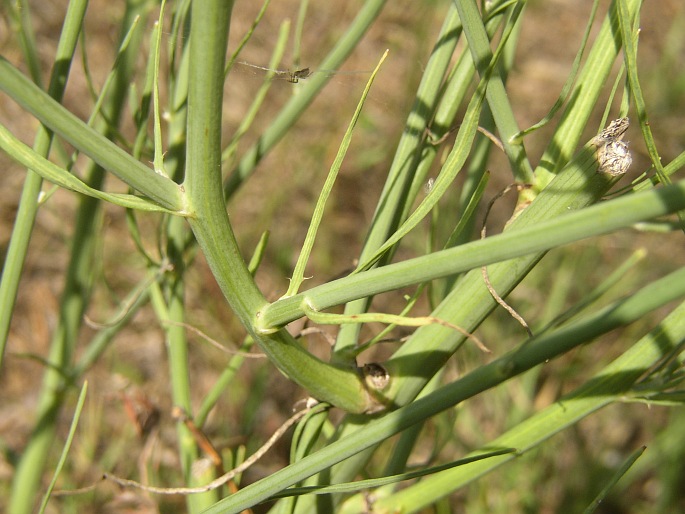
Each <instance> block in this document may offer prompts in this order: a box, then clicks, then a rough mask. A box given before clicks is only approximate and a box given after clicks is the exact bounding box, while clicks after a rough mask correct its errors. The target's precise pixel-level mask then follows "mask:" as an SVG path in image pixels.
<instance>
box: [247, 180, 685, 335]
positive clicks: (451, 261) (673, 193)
mask: <svg viewBox="0 0 685 514" xmlns="http://www.w3.org/2000/svg"><path fill="white" fill-rule="evenodd" d="M599 179H601V178H600V177H599V176H598V180H599ZM554 207H556V205H555V206H554ZM683 207H685V181H680V182H677V183H676V184H674V185H672V186H667V187H664V188H662V189H660V190H652V191H650V192H649V194H646V193H638V194H635V195H631V196H627V197H623V198H619V199H616V200H612V201H611V202H607V203H605V204H602V205H597V206H594V207H592V208H587V209H582V210H579V211H577V212H572V213H569V214H567V215H564V216H558V217H556V218H553V219H550V220H548V221H542V222H539V224H537V225H535V224H533V225H530V226H527V227H526V228H521V229H518V230H516V231H514V230H508V231H506V232H504V233H502V234H498V235H495V236H490V237H488V238H486V239H482V240H478V241H473V242H471V243H467V244H464V245H461V246H458V247H455V248H450V249H447V250H442V251H439V252H435V253H432V254H430V255H426V256H422V257H416V258H414V259H409V260H406V261H403V262H399V263H396V264H390V265H387V266H384V267H382V268H378V269H373V270H370V271H366V272H363V273H358V274H356V275H350V276H348V277H345V278H341V279H339V280H335V281H333V282H329V283H327V284H323V285H321V286H317V287H313V288H312V289H310V290H308V291H305V292H303V293H300V294H298V295H296V296H293V297H290V298H284V299H282V300H279V301H277V302H274V303H272V304H270V305H268V306H266V307H265V308H264V309H263V310H262V313H261V316H260V319H259V322H260V327H261V328H262V330H268V329H269V328H273V327H278V326H282V325H285V324H287V323H289V322H291V321H293V320H295V319H298V318H300V317H302V316H304V315H305V312H304V311H305V303H304V302H308V303H309V305H310V306H311V307H313V308H315V309H316V310H319V311H321V310H325V309H328V308H330V307H333V306H335V305H340V304H341V303H344V302H347V301H350V300H353V299H355V298H363V297H365V296H369V295H374V294H378V293H382V292H386V291H392V290H395V289H397V288H401V287H406V286H409V285H413V284H420V283H422V282H426V281H429V280H433V279H436V278H440V277H446V276H450V275H454V274H456V273H461V272H464V271H468V270H471V269H475V268H479V267H480V266H483V265H487V264H494V263H497V262H501V261H506V260H507V259H512V258H515V257H521V256H525V255H528V254H531V253H535V252H540V251H546V250H549V249H551V248H554V247H556V246H559V245H562V244H568V243H571V242H574V241H578V240H581V239H585V238H588V237H593V236H598V235H602V234H606V233H609V232H612V231H614V230H617V229H620V228H625V227H629V226H630V225H632V224H633V223H637V222H639V221H645V220H648V219H653V218H655V217H658V216H663V215H666V214H670V213H672V212H675V211H677V210H678V209H682V208H683ZM524 212H525V211H524ZM548 212H549V211H548ZM550 215H551V213H550ZM539 219H545V216H544V215H543V217H542V218H539ZM598 220H601V223H598ZM479 273H480V271H479ZM434 315H436V314H435V313H434ZM436 316H437V315H436ZM438 317H440V316H438ZM444 319H448V318H444ZM456 324H457V325H459V326H462V327H463V328H466V327H464V326H463V325H460V324H459V323H456ZM405 346H406V345H405Z"/></svg>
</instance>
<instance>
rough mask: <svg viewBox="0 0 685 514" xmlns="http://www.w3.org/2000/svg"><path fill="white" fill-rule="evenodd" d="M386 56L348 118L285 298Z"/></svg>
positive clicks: (293, 290) (300, 277)
mask: <svg viewBox="0 0 685 514" xmlns="http://www.w3.org/2000/svg"><path fill="white" fill-rule="evenodd" d="M387 56H388V50H386V51H385V52H384V53H383V56H382V57H381V59H380V61H378V64H377V65H376V68H375V69H374V70H373V72H372V73H371V76H370V77H369V80H368V81H367V83H366V87H365V88H364V91H363V92H362V96H361V98H360V99H359V102H358V103H357V108H356V110H355V111H354V114H353V115H352V119H351V120H350V123H349V124H348V126H347V130H346V131H345V135H344V136H343V139H342V141H341V142H340V147H339V148H338V153H337V154H336V156H335V159H334V160H333V164H331V168H330V170H329V171H328V176H327V177H326V182H325V183H324V186H323V188H322V189H321V193H320V194H319V199H318V200H317V202H316V207H315V208H314V214H313V215H312V220H311V222H310V224H309V228H308V229H307V235H306V237H305V239H304V243H303V245H302V250H301V251H300V256H299V257H298V258H297V263H296V264H295V270H294V271H293V276H292V278H291V279H290V286H289V287H288V291H286V293H285V295H284V297H286V298H287V297H289V296H293V295H295V294H297V291H298V290H299V289H300V285H302V282H303V281H304V271H305V268H306V266H307V262H308V261H309V256H310V255H311V252H312V248H313V247H314V240H315V239H316V233H317V232H318V230H319V225H320V224H321V220H322V218H323V213H324V209H325V208H326V202H327V201H328V198H329V196H330V194H331V191H332V190H333V185H334V184H335V180H336V179H337V178H338V172H339V171H340V167H341V166H342V163H343V160H344V159H345V155H346V154H347V150H348V148H349V147H350V143H351V141H352V132H353V131H354V127H355V126H356V125H357V120H359V115H360V114H361V112H362V107H364V102H365V101H366V97H367V96H368V94H369V91H371V86H372V85H373V81H374V80H375V78H376V75H377V74H378V72H379V70H380V69H381V65H382V64H383V62H384V61H385V58H386V57H387Z"/></svg>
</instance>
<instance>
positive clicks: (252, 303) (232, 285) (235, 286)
mask: <svg viewBox="0 0 685 514" xmlns="http://www.w3.org/2000/svg"><path fill="white" fill-rule="evenodd" d="M225 10H226V4H225V2H223V1H219V0H215V1H214V2H195V3H193V15H192V23H193V25H194V26H195V27H196V28H194V30H191V41H190V78H189V84H190V89H189V92H188V136H187V156H186V176H185V180H184V182H183V187H184V189H185V191H186V194H187V197H188V205H189V208H190V210H191V211H192V213H193V216H191V218H190V219H189V220H188V221H189V223H190V226H191V228H192V229H193V232H194V234H195V237H196V239H197V242H198V244H199V246H200V247H201V248H202V250H203V252H204V255H205V257H206V259H207V263H208V264H209V266H210V268H211V269H212V272H213V274H214V276H215V277H216V280H217V283H218V284H219V287H220V288H221V290H222V292H223V294H224V296H225V297H226V299H227V300H228V302H229V304H230V305H231V308H232V309H233V311H234V312H235V314H236V316H237V317H238V318H239V319H240V321H241V322H242V324H243V326H245V327H246V328H247V330H248V331H249V332H250V334H251V335H252V336H253V337H254V338H255V340H256V341H257V343H258V344H259V345H260V346H261V348H262V349H263V350H264V352H265V353H267V354H268V355H269V357H270V358H271V360H272V361H273V362H274V363H275V364H276V365H277V366H278V367H279V368H280V369H281V371H283V372H284V373H285V374H286V375H287V376H289V377H290V378H291V379H292V380H294V381H295V382H297V383H298V384H300V385H301V386H303V387H304V388H305V389H307V390H308V391H309V393H310V394H312V395H313V396H315V397H316V398H317V399H319V400H322V401H327V402H330V403H332V404H334V405H337V406H338V407H341V408H343V409H346V410H349V411H352V412H365V411H367V410H369V409H372V408H373V405H374V402H373V401H372V399H371V398H370V396H369V394H368V392H367V390H366V386H365V382H364V381H363V379H362V377H361V376H360V374H359V373H358V371H357V370H356V368H354V367H343V366H340V367H335V366H332V365H330V364H326V363H324V362H323V361H321V360H319V359H317V358H316V357H314V356H312V355H311V354H309V353H308V352H307V351H305V350H304V349H303V348H302V347H301V346H300V345H299V344H298V343H297V341H295V340H294V339H293V338H292V336H290V334H288V332H287V331H285V330H279V331H273V330H272V331H268V332H269V333H264V332H258V331H257V330H256V329H255V323H256V321H257V316H258V312H259V311H260V309H262V308H263V307H264V306H265V305H266V304H267V302H266V300H265V299H264V296H263V295H262V294H261V292H260V291H259V289H258V288H257V285H256V284H255V282H254V279H253V277H252V275H251V274H250V272H249V270H248V268H247V266H246V265H245V261H244V260H243V257H242V255H241V254H240V250H239V248H238V244H237V242H236V239H235V236H234V233H233V229H232V227H231V225H230V222H229V219H228V215H227V213H226V205H225V201H224V196H223V194H222V190H221V106H222V93H223V62H224V50H225V48H226V32H227V30H226V24H227V22H228V20H227V18H226V14H225V13H222V11H225Z"/></svg>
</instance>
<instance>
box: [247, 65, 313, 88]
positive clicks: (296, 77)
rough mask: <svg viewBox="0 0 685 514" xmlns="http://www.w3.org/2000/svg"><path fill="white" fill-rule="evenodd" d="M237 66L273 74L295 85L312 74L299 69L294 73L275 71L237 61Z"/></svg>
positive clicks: (306, 69)
mask: <svg viewBox="0 0 685 514" xmlns="http://www.w3.org/2000/svg"><path fill="white" fill-rule="evenodd" d="M238 64H241V65H243V66H249V67H250V68H255V69H257V70H262V71H268V72H271V73H273V74H274V75H275V76H277V77H280V78H283V79H285V80H286V81H287V82H290V83H291V84H297V83H298V82H299V81H300V80H303V79H306V78H308V77H311V76H312V74H313V72H312V71H311V70H310V69H309V68H300V69H298V70H295V71H290V70H275V69H272V68H266V67H264V66H257V65H256V64H250V63H249V62H245V61H238Z"/></svg>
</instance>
